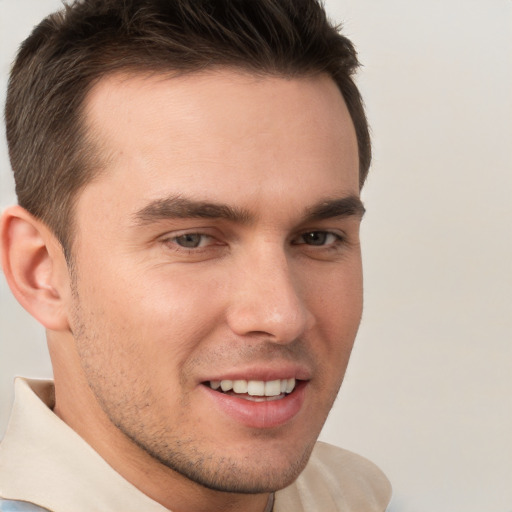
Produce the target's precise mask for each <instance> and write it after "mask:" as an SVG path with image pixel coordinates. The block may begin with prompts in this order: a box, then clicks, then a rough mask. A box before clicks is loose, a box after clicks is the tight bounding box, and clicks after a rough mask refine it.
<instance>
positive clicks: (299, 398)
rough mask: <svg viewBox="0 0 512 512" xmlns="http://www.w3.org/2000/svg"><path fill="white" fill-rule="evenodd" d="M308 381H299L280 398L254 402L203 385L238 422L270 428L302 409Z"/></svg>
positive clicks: (280, 424) (248, 425) (221, 407)
mask: <svg viewBox="0 0 512 512" xmlns="http://www.w3.org/2000/svg"><path fill="white" fill-rule="evenodd" d="M306 386H307V382H305V381H299V382H297V385H296V387H295V389H294V390H293V392H292V393H290V394H289V395H286V396H285V397H284V398H281V399H280V400H270V401H265V402H252V401H250V400H244V399H243V398H238V397H236V396H232V395H225V394H224V393H220V392H219V391H214V390H213V389H211V388H210V387H208V386H205V385H203V386H202V387H203V388H204V390H205V392H206V393H208V396H209V397H210V398H211V399H212V400H213V401H214V402H215V405H216V406H217V407H218V408H220V409H221V411H223V412H224V413H226V414H227V415H228V416H230V417H231V418H233V419H235V420H236V421H237V422H239V423H241V424H242V425H244V426H246V427H249V428H257V429H270V428H276V427H280V426H282V425H285V424H286V423H288V422H289V421H291V420H292V419H293V418H294V417H295V416H296V415H297V414H298V413H299V411H300V410H301V409H302V406H303V404H304V399H305V390H306Z"/></svg>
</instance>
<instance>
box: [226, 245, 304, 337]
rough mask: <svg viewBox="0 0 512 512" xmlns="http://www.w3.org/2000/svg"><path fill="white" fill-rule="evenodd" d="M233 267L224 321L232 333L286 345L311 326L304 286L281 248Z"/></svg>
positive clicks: (262, 253) (259, 254)
mask: <svg viewBox="0 0 512 512" xmlns="http://www.w3.org/2000/svg"><path fill="white" fill-rule="evenodd" d="M233 270H234V272H233V273H232V275H231V278H232V282H231V285H232V292H233V293H232V295H231V302H230V306H229V308H228V312H227V321H228V324H229V326H230V328H231V330H232V331H233V332H234V333H236V334H237V335H239V336H247V335H252V336H254V335H259V336H262V337H263V336H264V337H266V338H268V340H269V341H272V342H274V343H281V344H286V343H291V342H293V341H294V340H296V339H298V338H300V336H301V335H302V334H304V332H305V331H307V330H308V329H310V328H311V327H312V325H313V324H314V316H313V314H312V312H311V311H310V310H309V308H308V305H307V301H306V300H305V299H306V298H307V297H306V296H305V293H306V289H305V286H304V284H303V282H302V279H301V276H300V275H294V272H293V271H292V269H291V268H290V264H289V262H288V260H287V257H286V254H285V252H284V250H267V251H264V252H263V251H262V252H259V253H258V254H257V255H253V257H252V258H250V260H249V261H247V260H246V261H245V262H244V263H243V264H241V265H240V268H239V269H233ZM302 277H303V276H302Z"/></svg>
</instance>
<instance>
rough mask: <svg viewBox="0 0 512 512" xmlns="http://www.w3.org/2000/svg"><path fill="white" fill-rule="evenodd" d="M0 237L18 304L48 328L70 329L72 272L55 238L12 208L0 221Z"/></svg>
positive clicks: (27, 215)
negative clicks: (70, 274)
mask: <svg viewBox="0 0 512 512" xmlns="http://www.w3.org/2000/svg"><path fill="white" fill-rule="evenodd" d="M0 236H1V256H2V267H3V271H4V274H5V277H6V279H7V282H8V284H9V286H10V288H11V290H12V292H13V294H14V296H15V297H16V299H18V302H19V303H20V304H21V305H22V306H23V307H24V308H25V309H26V310H27V311H28V312H29V313H30V314H31V315H32V316H33V317H34V318H35V319H36V320H38V321H39V322H40V323H41V324H43V325H44V326H45V327H46V328H47V329H50V330H54V331H61V330H68V329H69V324H68V318H67V308H66V305H67V304H66V302H67V299H68V298H69V295H70V287H69V285H70V283H69V272H68V269H67V264H66V259H65V257H64V252H63V250H62V247H61V245H60V243H59V242H58V240H57V239H56V237H55V235H53V233H52V232H51V231H50V230H49V229H48V228H47V227H46V225H45V224H43V223H42V222H41V221H39V220H37V219H36V218H35V217H34V216H32V215H31V214H30V213H29V212H27V211H26V210H25V209H24V208H21V207H20V206H12V207H10V208H8V209H7V210H5V212H4V213H3V215H2V217H1V219H0Z"/></svg>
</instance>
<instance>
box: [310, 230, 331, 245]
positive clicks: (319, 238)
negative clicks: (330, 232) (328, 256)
mask: <svg viewBox="0 0 512 512" xmlns="http://www.w3.org/2000/svg"><path fill="white" fill-rule="evenodd" d="M326 236H327V235H326V233H323V232H322V231H312V232H311V233H307V234H306V236H305V242H306V243H307V244H309V245H323V244H325V238H326Z"/></svg>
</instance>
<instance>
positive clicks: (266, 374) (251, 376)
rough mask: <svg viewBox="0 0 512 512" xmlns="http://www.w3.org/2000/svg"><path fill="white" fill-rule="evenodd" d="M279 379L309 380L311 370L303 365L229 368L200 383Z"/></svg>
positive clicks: (287, 364)
mask: <svg viewBox="0 0 512 512" xmlns="http://www.w3.org/2000/svg"><path fill="white" fill-rule="evenodd" d="M280 379H296V380H310V379H311V370H310V369H309V368H307V367H306V366H303V365H298V364H293V363H283V364H275V363H273V364H269V363H266V364H265V365H261V364H260V365H250V366H245V367H237V368H230V369H229V370H226V371H219V372H218V373H215V374H212V375H209V376H208V377H206V378H204V379H201V382H209V381H212V380H216V381H222V380H262V381H272V380H280Z"/></svg>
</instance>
